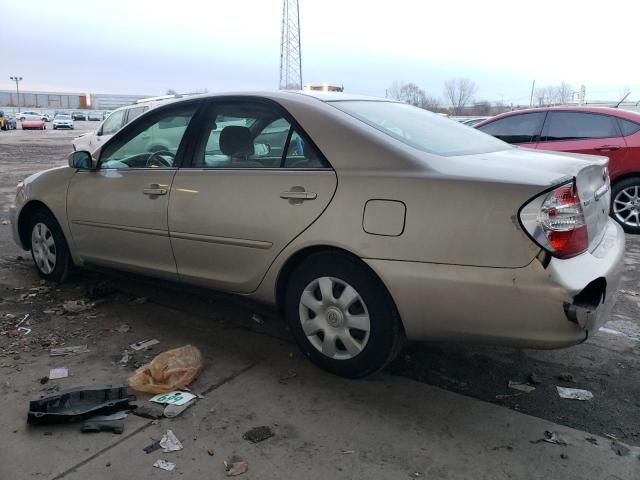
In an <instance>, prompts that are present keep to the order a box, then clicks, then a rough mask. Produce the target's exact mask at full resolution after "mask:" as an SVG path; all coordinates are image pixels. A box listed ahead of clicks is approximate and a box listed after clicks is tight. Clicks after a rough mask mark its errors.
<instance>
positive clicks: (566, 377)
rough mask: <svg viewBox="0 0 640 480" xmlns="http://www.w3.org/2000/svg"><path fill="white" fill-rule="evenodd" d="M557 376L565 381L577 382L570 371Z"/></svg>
mask: <svg viewBox="0 0 640 480" xmlns="http://www.w3.org/2000/svg"><path fill="white" fill-rule="evenodd" d="M557 378H558V380H561V381H563V382H569V383H576V379H575V378H574V376H573V375H571V374H570V373H569V372H563V373H561V374H560V375H558V377H557Z"/></svg>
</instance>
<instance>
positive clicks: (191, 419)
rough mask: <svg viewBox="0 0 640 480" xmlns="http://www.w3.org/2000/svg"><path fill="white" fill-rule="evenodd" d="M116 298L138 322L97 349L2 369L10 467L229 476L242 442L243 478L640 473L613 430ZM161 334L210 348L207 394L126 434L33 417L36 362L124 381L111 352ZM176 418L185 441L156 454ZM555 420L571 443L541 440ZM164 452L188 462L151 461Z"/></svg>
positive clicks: (121, 312)
mask: <svg viewBox="0 0 640 480" xmlns="http://www.w3.org/2000/svg"><path fill="white" fill-rule="evenodd" d="M104 308H106V306H105V307H104ZM108 308H109V318H111V320H109V321H108V322H106V324H107V326H109V325H111V324H112V323H113V325H117V324H119V323H121V322H127V323H128V324H130V325H131V326H132V332H130V334H122V335H121V336H113V335H106V334H105V335H103V336H102V337H101V338H98V339H96V340H95V341H94V343H93V345H92V346H91V353H90V354H86V355H81V356H76V357H66V358H64V359H60V358H50V357H47V356H39V357H38V358H36V359H35V360H34V362H33V363H32V364H31V366H30V367H29V373H28V374H26V375H23V376H17V375H16V374H14V373H11V374H10V375H9V376H8V377H7V379H6V381H4V382H3V390H4V392H3V396H4V400H5V402H4V412H3V431H4V434H3V435H2V438H1V439H0V478H2V479H5V478H6V479H15V480H20V479H32V478H46V479H63V478H64V479H79V480H80V479H82V480H86V479H89V478H90V479H125V478H130V479H136V480H138V479H140V480H142V479H151V478H153V479H156V478H160V479H162V478H169V477H170V476H176V475H177V476H182V478H188V479H205V478H206V479H218V478H219V479H222V478H226V477H225V471H224V466H223V461H224V460H227V459H229V457H230V456H231V455H234V454H235V455H239V456H241V457H242V458H243V459H245V460H246V461H247V462H248V463H249V471H248V472H247V473H245V474H244V475H242V476H241V477H239V478H244V479H258V478H259V479H278V480H282V479H289V478H291V479H294V478H295V479H328V478H331V479H343V478H344V479H356V478H358V479H359V478H367V479H388V478H410V477H413V478H416V477H424V478H437V479H445V478H446V479H473V480H478V479H512V478H515V479H545V480H548V479H556V478H558V479H560V478H561V479H576V480H577V479H586V478H588V479H624V480H637V479H640V458H639V457H638V455H639V452H638V449H633V450H632V451H631V453H630V454H628V455H626V456H618V455H616V453H614V451H612V449H611V446H610V443H611V441H610V440H608V439H603V438H597V445H594V444H592V443H590V442H587V441H586V440H585V438H586V437H591V435H589V434H587V433H585V432H581V431H578V430H573V429H570V428H566V427H562V426H559V425H556V424H553V423H550V422H548V421H545V420H541V419H538V418H534V417H530V416H527V415H523V414H520V413H517V412H514V411H512V410H509V409H506V408H502V407H499V406H496V405H492V404H488V403H485V402H481V401H478V400H474V399H471V398H469V397H465V396H461V395H458V394H455V393H451V392H448V391H445V390H441V389H438V388H435V387H431V386H428V385H424V384H421V383H417V382H413V381H410V380H405V379H401V378H397V377H392V376H389V375H387V374H379V375H376V376H373V377H371V378H368V379H365V380H361V381H348V380H343V379H340V378H337V377H334V376H331V375H329V374H326V373H324V372H322V371H320V370H318V369H316V368H315V367H313V366H312V365H311V364H310V363H309V362H308V361H307V360H306V359H305V358H302V357H301V356H300V355H299V354H298V353H297V350H296V349H295V347H294V346H293V345H291V344H290V343H288V342H286V341H282V340H280V339H277V338H272V337H269V336H266V335H262V334H258V333H254V332H250V331H247V330H244V329H237V328H229V327H228V326H225V325H224V324H221V323H217V322H211V321H207V320H206V319H203V318H198V317H195V316H188V315H184V314H182V315H180V316H178V314H177V312H175V311H172V310H171V309H167V308H165V307H162V306H159V305H154V304H146V305H142V306H139V307H136V308H131V306H129V305H126V304H124V305H118V304H117V303H114V304H111V305H110V306H109V307H108ZM98 311H100V308H99V309H98ZM61 321H62V320H61ZM64 321H67V322H68V320H64ZM127 335H131V336H130V337H129V336H127ZM150 336H156V337H157V338H159V339H160V341H161V344H160V345H159V346H158V347H159V348H157V349H156V350H155V351H154V354H156V353H158V352H159V351H161V350H165V349H168V348H172V347H175V346H178V345H183V344H185V343H192V344H195V345H197V346H198V347H199V348H200V349H201V350H202V352H203V354H204V357H205V359H206V366H205V369H204V371H203V373H202V374H201V375H200V377H199V378H198V380H197V381H196V382H195V384H194V385H193V389H194V391H196V392H204V393H205V398H204V399H201V400H199V401H198V402H197V403H196V404H195V405H194V406H193V407H191V408H190V409H188V410H187V411H185V412H184V413H183V414H182V415H181V416H180V417H177V418H174V419H162V420H160V421H159V422H157V424H153V423H152V422H151V421H150V420H146V419H142V418H138V417H136V416H129V417H128V418H127V419H126V429H125V433H124V434H123V435H114V434H110V433H99V434H92V435H85V434H81V433H80V432H79V425H68V426H48V427H28V426H27V425H26V424H25V420H26V407H27V402H28V400H29V399H30V398H37V390H38V388H39V387H40V386H39V385H38V387H33V385H34V383H36V380H37V372H42V371H48V368H50V367H52V366H60V365H61V363H63V362H64V365H65V366H68V367H69V369H70V372H71V373H72V374H73V377H72V378H69V379H65V381H62V382H61V383H62V385H61V388H68V387H71V386H74V385H81V384H104V383H119V382H120V383H121V382H123V381H124V380H125V379H126V377H127V375H128V374H129V372H128V371H124V370H123V369H122V368H121V367H119V366H118V365H117V364H116V363H115V362H113V360H114V359H116V358H118V355H119V353H120V352H121V349H122V346H123V345H126V344H128V343H131V338H134V337H135V338H144V337H150ZM293 373H295V376H293V378H288V379H285V380H283V379H282V377H290V376H292V374H293ZM139 397H140V398H142V399H144V398H147V396H144V395H142V396H139ZM261 425H267V426H270V427H271V428H272V429H273V431H274V432H275V436H274V437H272V438H270V439H268V440H266V441H264V442H262V443H258V444H252V443H250V442H248V441H246V440H243V439H242V434H243V433H244V432H246V431H247V430H249V429H251V428H253V427H256V426H261ZM167 429H171V430H173V431H174V433H175V434H176V435H177V436H178V438H179V439H180V440H181V441H182V443H183V445H184V450H182V451H180V452H174V453H166V454H165V453H162V452H161V451H160V450H158V451H155V452H153V453H151V454H145V453H144V452H143V450H142V449H143V448H144V447H146V446H147V445H149V444H150V443H152V442H153V441H154V440H158V439H160V437H161V436H162V434H163V433H164V432H165V431H166V430H167ZM545 430H552V431H554V432H556V433H557V434H558V435H559V436H560V437H562V438H563V439H564V440H566V442H567V443H568V445H567V446H559V445H555V444H550V443H546V442H539V443H532V442H535V441H537V440H539V439H541V438H542V437H543V434H544V431H545ZM45 432H50V434H49V435H46V434H45ZM208 449H214V450H215V455H214V456H210V455H208V454H207V450H208ZM159 458H163V459H165V460H169V461H172V462H175V463H176V464H177V467H176V470H175V471H173V472H172V473H169V472H164V471H161V470H159V469H157V468H153V467H152V465H153V463H154V462H155V461H156V460H157V459H159Z"/></svg>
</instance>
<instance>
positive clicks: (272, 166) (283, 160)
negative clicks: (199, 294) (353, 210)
mask: <svg viewBox="0 0 640 480" xmlns="http://www.w3.org/2000/svg"><path fill="white" fill-rule="evenodd" d="M205 117H206V118H205ZM201 121H202V124H201V126H200V130H199V131H200V134H199V135H198V137H199V142H198V145H197V147H195V148H194V150H193V152H192V159H191V164H190V165H189V166H188V167H187V166H185V167H184V168H181V169H180V170H179V171H178V173H177V174H176V176H175V178H174V181H173V188H172V191H171V199H170V202H169V230H170V235H171V243H172V246H173V252H174V255H175V258H176V263H177V266H178V275H179V277H180V279H182V280H184V281H187V282H191V283H196V284H200V285H203V286H206V287H210V288H215V289H220V290H226V291H232V292H240V293H248V292H251V291H254V290H255V289H256V288H257V287H258V285H259V284H260V281H261V280H262V278H263V277H264V275H265V273H266V272H267V269H268V268H269V266H270V265H271V263H272V262H273V260H274V259H275V257H276V256H277V255H278V254H279V253H280V252H281V251H282V249H283V248H284V247H285V246H286V245H287V244H288V243H289V242H291V240H293V239H294V238H295V237H296V236H297V235H299V234H300V233H301V232H302V231H304V230H305V229H306V228H307V227H308V226H309V225H311V224H312V223H313V222H314V221H315V220H316V219H317V218H318V217H319V216H320V215H321V213H322V212H323V211H324V209H325V208H326V207H327V205H328V203H329V202H330V200H331V198H332V196H333V193H334V191H335V189H336V175H335V172H334V171H333V169H332V168H331V167H330V166H329V164H328V163H327V162H326V160H325V159H324V158H323V157H322V155H321V153H320V152H319V151H318V150H317V149H316V148H315V147H314V145H313V144H312V143H311V141H310V139H309V138H308V137H307V136H306V134H305V133H304V132H302V131H301V129H300V128H298V127H295V126H293V123H294V122H293V121H292V119H291V118H289V117H288V116H287V114H286V112H284V111H283V110H282V109H281V107H279V106H277V105H275V104H270V103H268V104H265V103H262V102H260V101H251V100H242V101H222V100H219V101H216V102H213V103H211V104H210V106H209V107H208V110H207V111H206V114H205V115H203V118H201Z"/></svg>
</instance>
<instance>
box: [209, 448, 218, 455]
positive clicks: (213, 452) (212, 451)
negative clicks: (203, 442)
mask: <svg viewBox="0 0 640 480" xmlns="http://www.w3.org/2000/svg"><path fill="white" fill-rule="evenodd" d="M207 453H208V454H209V456H210V457H213V456H214V455H215V454H216V451H215V450H214V449H213V448H209V449H207Z"/></svg>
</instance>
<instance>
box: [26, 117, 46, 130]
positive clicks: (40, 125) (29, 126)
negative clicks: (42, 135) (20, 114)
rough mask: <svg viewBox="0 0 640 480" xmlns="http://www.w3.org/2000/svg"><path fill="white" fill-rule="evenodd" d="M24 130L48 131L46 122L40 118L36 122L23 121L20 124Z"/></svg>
mask: <svg viewBox="0 0 640 480" xmlns="http://www.w3.org/2000/svg"><path fill="white" fill-rule="evenodd" d="M20 126H21V127H22V130H46V129H47V125H46V124H45V123H44V120H42V119H40V118H38V119H36V120H23V121H22V123H21V124H20Z"/></svg>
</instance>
